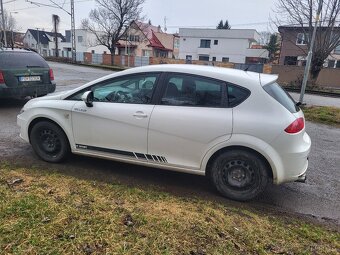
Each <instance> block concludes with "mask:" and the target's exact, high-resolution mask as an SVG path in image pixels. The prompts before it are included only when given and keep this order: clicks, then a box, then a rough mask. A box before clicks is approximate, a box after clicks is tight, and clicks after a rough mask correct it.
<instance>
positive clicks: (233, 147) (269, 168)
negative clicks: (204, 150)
mask: <svg viewBox="0 0 340 255" xmlns="http://www.w3.org/2000/svg"><path fill="white" fill-rule="evenodd" d="M232 150H244V151H247V152H251V153H254V154H255V155H257V156H258V157H259V158H261V160H262V161H263V162H264V164H265V165H266V166H267V172H268V174H269V177H270V178H271V179H272V180H273V178H274V172H273V168H272V166H271V164H270V163H269V161H268V160H267V158H266V157H265V156H264V155H263V154H262V153H260V152H258V151H257V150H255V149H252V148H250V147H247V146H243V145H230V146H226V147H223V148H220V149H218V150H217V151H215V152H214V153H213V154H212V155H211V156H210V158H209V160H208V162H207V164H206V167H205V169H206V170H205V174H206V176H209V171H210V170H211V165H212V162H213V161H214V159H215V158H216V157H217V156H218V155H220V154H221V153H224V152H226V151H232Z"/></svg>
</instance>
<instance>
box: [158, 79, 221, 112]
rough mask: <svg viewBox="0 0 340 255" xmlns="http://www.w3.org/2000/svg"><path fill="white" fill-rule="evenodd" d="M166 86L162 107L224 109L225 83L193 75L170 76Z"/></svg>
mask: <svg viewBox="0 0 340 255" xmlns="http://www.w3.org/2000/svg"><path fill="white" fill-rule="evenodd" d="M166 84H167V88H166V90H165V92H164V95H163V98H162V101H161V104H162V105H172V106H200V107H223V102H222V93H223V86H224V84H223V82H218V81H214V80H210V79H206V78H203V77H199V76H193V75H185V74H173V75H169V76H168V78H167V81H166Z"/></svg>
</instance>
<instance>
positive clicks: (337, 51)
mask: <svg viewBox="0 0 340 255" xmlns="http://www.w3.org/2000/svg"><path fill="white" fill-rule="evenodd" d="M334 54H338V55H340V45H339V46H338V47H336V48H335V50H334Z"/></svg>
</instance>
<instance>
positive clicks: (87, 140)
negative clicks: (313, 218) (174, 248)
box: [17, 65, 311, 201]
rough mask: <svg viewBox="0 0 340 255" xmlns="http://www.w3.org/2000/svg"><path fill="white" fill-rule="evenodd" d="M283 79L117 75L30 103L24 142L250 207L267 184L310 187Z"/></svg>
mask: <svg viewBox="0 0 340 255" xmlns="http://www.w3.org/2000/svg"><path fill="white" fill-rule="evenodd" d="M276 79H277V76H274V75H265V74H258V73H252V72H245V71H240V70H234V69H227V68H217V67H208V66H197V65H195V66H194V65H158V66H147V67H140V68H133V69H129V70H126V71H122V72H118V73H114V74H111V75H108V76H105V77H103V78H100V79H97V80H95V81H93V82H90V83H88V84H85V85H84V86H81V87H79V88H77V89H74V90H71V91H66V92H63V93H59V94H55V95H50V96H45V97H42V98H36V99H33V100H30V101H29V102H28V103H27V104H26V105H25V106H24V107H23V109H22V111H21V113H20V114H19V115H18V119H17V121H18V125H19V126H20V127H21V133H20V136H21V137H22V138H23V139H24V140H26V141H27V142H30V143H31V144H32V147H33V149H34V151H35V152H36V154H37V155H38V156H39V157H40V158H42V159H43V160H45V161H48V162H60V161H62V160H64V159H65V158H66V156H67V155H68V154H69V152H72V153H76V154H81V155H87V156H92V157H100V158H107V159H113V160H118V161H123V162H128V163H134V164H139V165H145V166H150V167H157V168H163V169H168V170H175V171H181V172H187V173H193V174H199V175H207V176H208V177H209V178H210V179H211V181H212V183H213V184H214V185H215V187H216V188H217V190H218V191H219V192H220V193H221V194H222V195H224V196H226V197H228V198H231V199H235V200H242V201H244V200H249V199H252V198H254V197H255V196H257V195H258V194H259V193H260V192H262V191H263V190H264V189H265V187H266V185H267V183H268V182H269V181H273V182H274V183H275V184H280V183H284V182H290V181H304V180H305V176H306V174H305V172H306V170H307V167H308V154H309V151H310V147H311V140H310V138H309V136H308V134H307V133H306V132H305V121H304V115H303V113H302V111H301V110H300V109H299V107H298V106H296V104H295V102H294V100H293V99H292V98H291V97H290V96H289V95H288V94H287V93H286V92H285V91H284V90H283V89H282V88H281V87H280V86H279V85H278V84H277V83H276Z"/></svg>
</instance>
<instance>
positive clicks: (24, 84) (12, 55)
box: [0, 48, 56, 98]
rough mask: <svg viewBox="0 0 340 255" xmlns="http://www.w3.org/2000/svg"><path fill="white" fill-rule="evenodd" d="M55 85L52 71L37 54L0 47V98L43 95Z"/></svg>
mask: <svg viewBox="0 0 340 255" xmlns="http://www.w3.org/2000/svg"><path fill="white" fill-rule="evenodd" d="M55 86H56V85H55V82H54V75H53V71H52V69H51V68H50V67H49V66H48V64H47V62H46V61H45V60H44V59H43V58H42V57H41V56H40V55H39V54H37V53H35V52H33V51H29V50H23V49H4V48H2V49H1V48H0V98H23V97H26V96H34V97H38V96H43V95H46V94H48V93H51V92H54V91H55Z"/></svg>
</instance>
